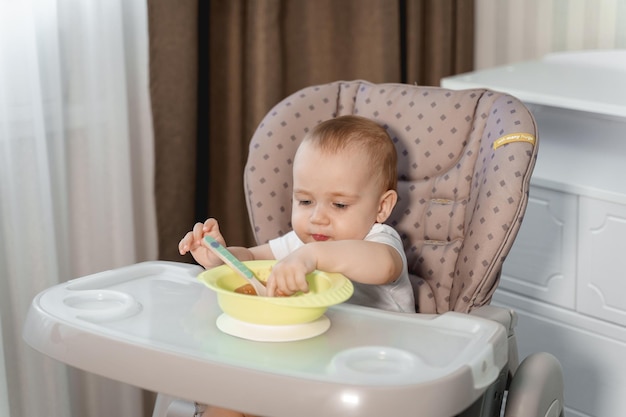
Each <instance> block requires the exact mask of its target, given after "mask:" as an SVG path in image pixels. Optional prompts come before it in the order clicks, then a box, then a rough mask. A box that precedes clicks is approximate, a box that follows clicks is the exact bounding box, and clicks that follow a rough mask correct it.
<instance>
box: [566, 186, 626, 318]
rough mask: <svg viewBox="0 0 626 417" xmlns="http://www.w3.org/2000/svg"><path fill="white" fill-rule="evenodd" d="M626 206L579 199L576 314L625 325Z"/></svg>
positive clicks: (584, 198) (583, 198)
mask: <svg viewBox="0 0 626 417" xmlns="http://www.w3.org/2000/svg"><path fill="white" fill-rule="evenodd" d="M625 241H626V206H623V205H619V204H614V203H609V202H605V201H600V200H593V199H590V198H586V197H580V236H579V256H578V291H577V310H578V311H580V312H581V313H585V314H589V315H591V316H593V317H597V318H601V319H604V320H608V321H611V322H613V323H617V324H621V325H626V251H625V250H624V246H625Z"/></svg>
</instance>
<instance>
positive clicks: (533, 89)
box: [441, 50, 626, 417]
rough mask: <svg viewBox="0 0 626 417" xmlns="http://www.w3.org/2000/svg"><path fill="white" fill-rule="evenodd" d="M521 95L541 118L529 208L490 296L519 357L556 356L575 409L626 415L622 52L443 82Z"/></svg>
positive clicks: (601, 416)
mask: <svg viewBox="0 0 626 417" xmlns="http://www.w3.org/2000/svg"><path fill="white" fill-rule="evenodd" d="M441 85H442V86H443V87H446V88H452V89H465V88H476V87H487V88H491V89H494V90H499V91H504V92H508V93H510V94H512V95H514V96H516V97H518V98H519V99H521V100H523V101H524V102H525V103H526V104H527V105H528V107H529V108H530V110H531V111H532V113H533V115H534V116H535V119H536V121H537V124H538V126H539V140H540V142H539V157H538V160H537V165H536V167H535V171H534V173H533V178H532V181H531V190H530V201H529V204H528V209H527V212H526V216H525V219H524V223H523V224H522V228H521V230H520V233H519V235H518V238H517V240H516V243H515V245H514V246H513V249H512V251H511V253H510V254H509V257H508V258H507V260H506V262H505V266H504V270H503V275H502V281H501V284H500V287H499V289H498V290H497V292H496V294H495V296H494V300H493V303H494V304H497V305H506V306H510V307H513V308H514V309H515V310H517V312H518V314H519V324H518V327H517V334H518V342H519V348H520V358H521V359H522V358H524V357H525V356H526V355H528V354H530V353H532V352H538V351H546V352H550V353H552V354H554V355H555V356H556V357H557V358H558V359H559V360H560V362H561V364H562V366H563V373H564V377H565V404H566V416H567V417H580V416H594V417H612V416H618V417H619V416H626V50H619V51H588V52H579V53H560V54H553V55H549V56H546V57H545V58H544V59H542V60H539V61H532V62H523V63H519V64H515V65H512V66H507V67H500V68H494V69H488V70H482V71H477V72H473V73H468V74H462V75H458V76H454V77H448V78H445V79H443V80H442V83H441Z"/></svg>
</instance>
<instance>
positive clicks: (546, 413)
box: [504, 352, 564, 417]
mask: <svg viewBox="0 0 626 417" xmlns="http://www.w3.org/2000/svg"><path fill="white" fill-rule="evenodd" d="M563 407H564V403H563V370H562V368H561V364H560V363H559V361H558V360H557V359H556V358H555V357H554V356H553V355H551V354H549V353H546V352H540V353H535V354H532V355H530V356H528V357H527V358H526V359H524V360H523V361H522V363H521V364H520V365H519V367H518V368H517V371H516V372H515V374H514V375H513V379H512V381H511V385H510V387H509V392H508V395H507V400H506V407H505V411H504V417H512V416H514V417H562V416H563V414H564V412H563Z"/></svg>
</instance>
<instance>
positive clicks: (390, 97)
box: [244, 80, 537, 313]
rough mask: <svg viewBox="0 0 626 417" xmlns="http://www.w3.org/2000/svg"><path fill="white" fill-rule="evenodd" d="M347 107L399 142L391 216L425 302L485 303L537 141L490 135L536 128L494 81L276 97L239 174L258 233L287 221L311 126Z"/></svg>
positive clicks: (358, 84) (342, 85) (270, 233)
mask: <svg viewBox="0 0 626 417" xmlns="http://www.w3.org/2000/svg"><path fill="white" fill-rule="evenodd" d="M344 114H358V115H360V116H363V117H368V118H371V119H373V120H375V121H376V122H378V123H380V124H381V125H383V126H385V128H386V129H387V130H388V132H389V133H390V135H391V137H392V139H393V141H394V143H395V144H396V149H397V151H398V175H399V183H398V192H399V196H400V199H399V202H398V205H397V206H396V208H395V209H394V212H393V214H392V216H391V218H390V219H389V220H388V223H389V224H391V225H392V226H394V227H395V228H396V229H397V230H398V232H399V233H400V235H401V236H402V238H403V240H404V245H405V250H406V252H407V258H408V262H409V272H410V273H411V274H412V278H413V283H414V289H415V293H416V300H417V302H418V311H419V312H423V313H442V312H445V311H449V310H455V311H462V312H467V311H469V310H471V309H472V308H474V307H477V306H480V305H483V304H487V303H488V302H489V301H490V300H491V296H492V294H493V291H494V290H495V287H496V285H497V282H498V279H499V273H500V269H501V266H502V262H503V261H504V258H505V256H506V254H507V253H508V251H509V249H510V247H511V245H512V243H513V239H514V237H515V235H516V234H517V231H518V229H519V226H520V222H521V218H522V215H523V212H524V210H525V207H526V203H527V199H528V186H529V180H530V175H531V173H532V169H533V166H534V163H535V159H536V152H537V148H536V146H533V145H531V144H529V143H509V144H506V145H504V146H501V147H499V148H498V149H496V150H493V147H492V145H493V142H494V141H495V140H497V139H498V138H499V137H501V136H504V135H506V134H510V133H528V134H531V135H534V136H537V132H536V126H535V123H534V120H533V118H532V116H531V114H530V113H529V112H528V110H527V109H526V107H525V106H524V105H523V104H522V103H521V102H520V101H519V100H517V99H515V98H513V97H511V96H508V95H505V94H502V93H497V92H493V91H489V90H484V89H476V90H463V91H453V90H446V89H441V88H437V87H418V86H412V85H405V84H371V83H369V82H366V81H359V80H357V81H338V82H334V83H330V84H326V85H320V86H313V87H309V88H305V89H303V90H301V91H299V92H296V93H294V94H293V95H291V96H289V97H287V98H286V99H284V100H283V101H282V102H280V103H278V104H277V105H276V106H275V107H274V108H273V109H272V110H271V111H270V112H269V113H268V115H267V116H266V117H265V118H264V120H263V121H262V123H261V124H260V126H259V128H258V129H257V131H256V133H255V134H254V136H253V138H252V141H251V143H250V153H249V157H248V163H247V166H246V170H245V173H244V183H245V189H246V197H247V204H248V211H249V213H250V220H251V223H252V226H253V228H254V233H255V236H256V238H257V241H258V242H266V241H268V240H269V239H271V238H273V237H276V236H278V235H282V234H284V233H286V232H287V231H289V230H290V229H291V226H290V222H289V221H290V212H291V185H292V184H291V164H292V159H293V155H294V154H295V151H296V148H297V146H298V144H299V142H300V140H301V139H302V137H303V136H304V134H305V133H306V132H307V131H308V130H309V129H310V128H311V127H313V126H315V125H316V124H317V123H320V122H321V121H324V120H326V119H329V118H333V117H337V116H339V115H344Z"/></svg>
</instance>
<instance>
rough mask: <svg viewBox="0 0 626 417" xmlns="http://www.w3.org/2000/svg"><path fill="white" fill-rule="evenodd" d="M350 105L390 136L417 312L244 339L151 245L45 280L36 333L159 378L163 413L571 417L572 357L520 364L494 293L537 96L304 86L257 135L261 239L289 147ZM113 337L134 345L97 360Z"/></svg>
mask: <svg viewBox="0 0 626 417" xmlns="http://www.w3.org/2000/svg"><path fill="white" fill-rule="evenodd" d="M345 114H357V115H360V116H363V117H367V118H371V119H372V120H374V121H376V122H378V123H379V124H381V125H383V126H384V127H385V128H386V129H387V130H388V132H389V133H390V135H391V137H392V139H393V141H394V143H395V144H396V148H397V151H398V161H399V166H398V175H399V182H398V194H399V202H398V205H397V206H396V208H395V209H394V211H393V214H392V216H391V218H390V219H389V220H388V223H389V224H390V225H392V226H393V227H394V228H396V230H398V232H399V233H400V235H401V237H402V239H403V242H404V247H405V250H406V254H407V259H408V267H409V272H410V274H411V278H412V282H413V284H414V292H415V299H416V303H417V306H416V308H417V311H418V313H420V314H416V315H408V314H399V313H389V312H383V311H378V310H375V309H368V308H366V307H358V306H350V305H348V304H344V305H340V306H335V307H331V308H330V309H329V310H328V316H329V318H330V321H331V323H332V325H331V328H330V330H329V331H328V333H327V334H325V335H321V336H317V337H314V338H311V339H309V340H301V341H297V342H286V343H259V342H249V341H240V340H237V338H233V337H232V336H229V335H224V334H221V333H220V332H219V331H218V330H216V329H215V325H214V321H215V318H216V317H217V315H218V314H219V313H220V312H219V309H218V308H217V306H216V305H215V301H214V296H213V294H211V293H210V292H207V291H206V289H203V288H202V287H201V286H198V285H197V283H196V282H194V281H193V277H194V276H195V275H196V274H197V273H198V272H199V268H197V267H193V266H190V265H185V264H176V263H163V262H156V263H144V264H137V265H135V266H133V267H130V268H126V269H123V270H119V271H106V272H103V273H101V274H96V275H94V276H90V277H84V278H81V279H78V280H74V281H70V282H69V283H67V284H64V285H61V286H57V287H56V288H52V289H50V290H49V291H46V292H44V293H42V294H40V295H39V296H38V298H36V299H35V300H34V301H33V307H32V308H31V312H30V313H29V318H28V320H27V324H26V326H25V332H24V337H25V339H26V340H27V341H28V342H29V343H30V344H31V346H33V347H35V348H37V349H39V350H41V351H42V352H44V353H46V354H48V355H50V356H53V357H56V358H57V359H59V360H61V361H63V362H65V363H68V364H70V365H72V366H77V367H79V368H81V369H85V370H88V371H90V372H95V373H99V374H102V375H105V376H108V377H110V378H115V379H119V380H123V381H125V382H128V383H131V384H135V385H138V386H141V387H144V388H146V389H150V390H153V391H157V392H162V393H163V394H160V395H159V396H158V398H157V403H156V407H155V411H154V414H153V416H154V417H163V416H170V417H173V416H183V415H187V416H189V417H191V416H192V415H193V413H194V402H193V400H195V401H199V402H211V401H213V402H212V403H213V404H216V405H221V406H224V407H228V408H234V409H240V410H242V411H246V412H251V413H259V414H261V415H268V416H269V415H271V416H277V417H280V416H294V415H298V416H304V417H306V416H311V417H313V416H328V417H330V416H340V415H353V416H383V415H389V416H410V415H415V416H433V417H435V416H441V417H445V416H453V415H457V416H500V415H501V413H502V415H504V416H515V417H538V416H543V417H547V416H553V417H558V416H563V380H562V372H561V368H560V364H559V363H558V361H557V360H556V359H555V358H554V357H553V356H551V355H549V354H547V353H537V354H534V355H531V356H529V357H528V358H526V359H525V360H524V361H523V362H522V363H521V364H518V358H517V350H516V341H515V333H514V328H515V324H516V316H515V313H514V312H513V311H511V310H508V309H505V308H500V307H495V306H490V305H489V302H490V300H491V297H492V295H493V292H494V291H495V289H496V286H497V284H498V280H499V276H500V270H501V268H502V264H503V262H504V260H505V258H506V255H507V253H508V252H509V249H510V248H511V246H512V244H513V240H514V238H515V236H516V234H517V232H518V230H519V227H520V224H521V221H522V218H523V214H524V210H525V208H526V204H527V200H528V187H529V181H530V177H531V174H532V170H533V167H534V164H535V160H536V156H537V146H538V142H537V140H538V138H537V129H536V125H535V123H534V120H533V117H532V115H531V114H530V112H529V111H528V110H527V109H526V107H525V106H524V105H523V104H522V103H521V102H520V101H519V100H517V99H516V98H514V97H511V96H509V95H506V94H502V93H499V92H495V91H490V90H484V89H475V90H464V91H453V90H446V89H442V88H437V87H419V86H413V85H405V84H372V83H369V82H366V81H361V80H357V81H338V82H333V83H329V84H325V85H318V86H313V87H309V88H305V89H303V90H301V91H298V92H296V93H294V94H292V95H291V96H289V97H287V98H286V99H284V100H283V101H281V102H280V103H278V104H277V105H276V106H275V107H274V108H273V109H272V110H271V111H270V112H269V113H268V114H267V116H266V117H265V118H264V119H263V121H262V122H261V124H260V126H259V127H258V129H257V131H256V132H255V134H254V136H253V137H252V140H251V143H250V152H249V156H248V162H247V165H246V168H245V173H244V188H245V194H246V201H247V206H248V212H249V215H250V221H251V224H252V227H253V229H254V234H255V237H256V240H257V242H259V243H262V242H266V241H268V240H269V239H272V238H274V237H276V236H279V235H281V234H284V233H286V232H287V231H289V230H290V212H291V198H292V196H291V185H292V184H291V181H292V180H291V164H292V161H293V156H294V154H295V151H296V148H297V146H298V144H299V142H300V140H301V139H302V137H303V136H304V134H305V133H306V132H307V131H308V130H309V129H311V128H312V127H313V126H315V125H316V124H317V123H319V122H321V121H323V120H326V119H329V118H333V117H337V116H340V115H345ZM89 291H92V292H93V291H101V292H102V291H105V296H104V299H106V298H107V297H111V298H113V299H115V297H121V298H123V300H122V299H120V301H121V302H122V303H126V305H127V308H126V309H121V310H120V309H119V308H118V309H117V310H115V311H111V312H109V313H106V312H105V315H104V316H102V315H99V314H100V313H99V312H97V313H96V315H95V316H94V315H93V314H92V315H89V312H84V313H80V311H79V310H80V308H81V299H80V297H81V295H84V299H83V300H82V301H84V302H85V303H86V304H88V302H91V303H94V302H96V303H97V302H98V301H97V300H102V299H103V297H102V296H100V298H99V299H98V298H92V299H89ZM120 293H121V294H126V295H128V294H130V299H131V300H130V301H129V300H128V299H127V298H124V297H125V296H124V297H122V296H120V295H119V294H120ZM116 294H117V295H116ZM93 296H94V297H95V296H96V295H95V294H94V295H93ZM72 297H73V298H72ZM77 297H78V298H77ZM68 299H72V300H74V302H71V303H70V302H68V301H67V300H68ZM67 306H69V307H70V309H67V308H66V307H67ZM163 306H168V309H169V310H168V312H167V314H166V313H165V312H163V311H161V310H162V307H163ZM71 308H74V310H71ZM76 309H78V310H76ZM105 310H106V309H105ZM51 317H56V319H51ZM81 317H82V322H80V323H78V321H77V318H81ZM141 317H144V318H143V319H141ZM61 319H62V321H63V325H64V326H66V327H67V328H68V329H69V330H67V332H66V333H68V334H72V335H75V334H80V335H81V336H83V338H84V339H90V340H91V341H92V342H90V343H86V342H84V341H83V342H82V344H81V343H77V342H76V338H72V337H67V338H63V337H59V334H60V333H59V329H58V328H55V330H54V335H53V334H52V333H53V331H52V330H50V328H51V326H47V325H46V323H50V322H51V321H52V322H54V323H56V325H57V327H58V322H57V321H56V320H61ZM140 320H144V321H142V322H140ZM42 323H43V324H42ZM138 329H140V330H138ZM61 333H63V332H61ZM51 338H55V343H50V341H49V340H50V339H51ZM60 339H63V340H62V342H59V340H60ZM103 343H107V348H106V349H108V350H106V351H105V350H103V351H102V352H110V354H111V355H122V357H123V358H121V359H119V360H118V361H116V360H114V359H111V360H108V362H107V365H106V366H102V365H98V364H94V363H93V358H94V357H96V356H95V355H97V354H100V353H98V352H97V350H98V349H105V348H104V347H102V344H103ZM51 345H53V346H51ZM60 345H61V346H62V347H60ZM87 345H88V346H90V348H91V349H90V350H89V352H85V350H87V349H81V347H82V348H85V347H86V346H87ZM111 346H112V347H113V348H112V347H111ZM68 350H71V351H72V352H73V353H74V355H69V354H67V353H66V352H67V351H68ZM94 350H95V351H94ZM355 361H356V362H357V363H358V364H357V365H354V363H355ZM359 361H361V362H359ZM372 361H381V362H380V364H377V365H376V366H379V365H381V364H382V368H378V370H372V369H371V368H368V367H367V366H369V365H370V362H372ZM131 364H132V370H131V369H129V367H130V366H131ZM351 366H352V368H351ZM376 366H374V368H376ZM363 369H365V370H363ZM504 397H506V405H505V406H504V407H503V405H502V404H503V398H504ZM177 398H186V400H180V399H177Z"/></svg>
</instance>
